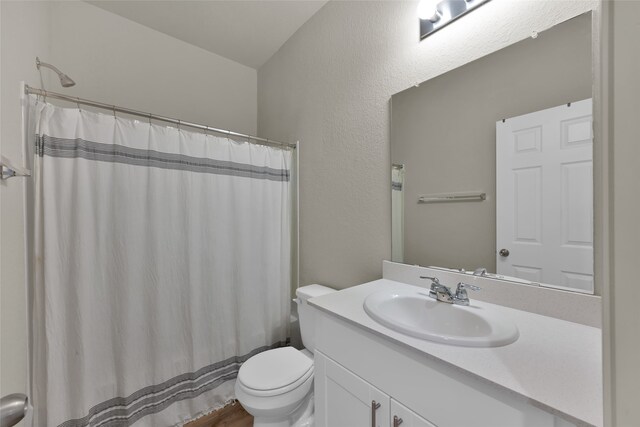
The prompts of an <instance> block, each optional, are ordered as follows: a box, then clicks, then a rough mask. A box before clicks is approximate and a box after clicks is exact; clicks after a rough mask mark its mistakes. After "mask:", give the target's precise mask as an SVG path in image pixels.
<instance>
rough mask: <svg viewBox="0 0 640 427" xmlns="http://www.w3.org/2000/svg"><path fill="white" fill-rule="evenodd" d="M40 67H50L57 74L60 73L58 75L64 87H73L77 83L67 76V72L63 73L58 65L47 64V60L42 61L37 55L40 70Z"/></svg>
mask: <svg viewBox="0 0 640 427" xmlns="http://www.w3.org/2000/svg"><path fill="white" fill-rule="evenodd" d="M40 67H46V68H49V69H51V70H53V71H55V72H56V74H57V75H58V77H59V78H60V84H61V85H62V87H71V86H74V85H75V84H76V82H74V81H73V80H72V79H71V77H69V76H67V75H66V74H65V73H63V72H62V71H60V70H58V69H57V68H56V67H54V66H53V65H51V64H47V63H46V62H40V58H38V57H37V56H36V68H37V69H38V70H39V69H40Z"/></svg>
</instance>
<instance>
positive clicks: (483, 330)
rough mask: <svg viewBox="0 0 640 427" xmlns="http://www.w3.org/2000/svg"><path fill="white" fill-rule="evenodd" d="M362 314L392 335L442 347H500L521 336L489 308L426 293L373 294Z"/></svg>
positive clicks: (367, 299)
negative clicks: (455, 302) (432, 342)
mask: <svg viewBox="0 0 640 427" xmlns="http://www.w3.org/2000/svg"><path fill="white" fill-rule="evenodd" d="M364 310H365V312H366V313H367V314H368V315H369V316H370V317H371V318H372V319H373V320H375V321H376V322H378V323H380V324H382V325H384V326H386V327H388V328H390V329H393V330H394V331H397V332H400V333H403V334H405V335H410V336H412V337H416V338H422V339H426V340H429V341H435V342H439V343H444V344H451V345H460V346H467V347H499V346H503V345H507V344H511V343H512V342H514V341H516V340H517V339H518V337H519V336H520V333H519V332H518V327H517V326H516V325H515V324H514V323H513V322H512V321H511V320H510V319H508V318H506V317H504V316H502V315H500V313H497V312H495V311H493V310H491V308H488V307H481V306H478V305H471V306H468V307H465V306H459V305H453V304H447V303H444V302H439V301H436V300H435V299H433V298H430V297H429V291H428V290H425V289H416V290H406V291H405V290H403V291H390V290H387V291H380V292H375V293H373V294H371V295H369V296H368V297H367V298H366V299H365V301H364Z"/></svg>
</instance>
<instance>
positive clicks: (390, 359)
mask: <svg viewBox="0 0 640 427" xmlns="http://www.w3.org/2000/svg"><path fill="white" fill-rule="evenodd" d="M314 365H315V374H314V376H315V405H316V409H315V410H316V426H317V427H369V426H372V425H375V427H396V426H394V423H393V418H394V416H397V417H399V418H401V419H402V423H401V424H400V427H471V426H473V427H485V426H486V427H558V426H569V425H573V424H571V423H568V422H566V421H564V420H562V419H560V418H558V417H556V416H554V415H553V414H551V413H549V412H546V411H544V410H541V409H539V408H537V407H535V406H533V405H531V404H529V403H528V402H527V401H526V400H525V399H521V398H517V397H515V396H514V395H513V394H511V393H509V392H508V391H505V390H503V389H500V388H499V387H496V386H494V385H492V384H491V383H487V382H486V381H481V380H479V379H478V378H475V377H474V376H473V375H469V374H468V373H465V372H464V371H462V370H460V369H458V368H456V367H455V366H452V365H449V364H447V363H444V362H443V361H441V360H434V359H433V358H431V357H430V356H429V355H428V354H421V353H419V352H417V351H415V350H414V349H411V348H407V347H405V346H401V345H398V344H397V343H396V342H393V341H392V340H388V339H387V338H386V337H385V336H381V335H379V334H375V333H371V332H370V331H368V330H366V329H362V328H360V327H358V326H357V325H354V324H352V323H350V322H348V321H345V320H344V319H342V318H340V317H338V316H334V315H332V314H331V313H328V312H325V311H317V314H316V353H315V362H314ZM373 401H375V402H376V403H379V404H380V406H379V407H378V408H377V409H376V410H375V411H372V402H373ZM374 413H375V424H372V421H373V414H374Z"/></svg>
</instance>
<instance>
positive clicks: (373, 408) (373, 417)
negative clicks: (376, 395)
mask: <svg viewBox="0 0 640 427" xmlns="http://www.w3.org/2000/svg"><path fill="white" fill-rule="evenodd" d="M378 408H380V404H379V403H378V402H376V401H375V400H372V401H371V427H376V411H377V410H378Z"/></svg>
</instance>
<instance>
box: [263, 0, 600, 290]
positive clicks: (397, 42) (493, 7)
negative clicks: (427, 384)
mask: <svg viewBox="0 0 640 427" xmlns="http://www.w3.org/2000/svg"><path fill="white" fill-rule="evenodd" d="M594 5H595V2H593V1H527V0H512V1H509V0H493V1H491V2H490V3H487V4H486V5H484V6H482V7H481V8H479V9H478V10H476V11H474V12H473V13H471V14H470V15H468V16H466V17H464V18H463V19H461V20H460V21H457V22H456V23H454V24H452V25H450V26H449V27H447V28H445V29H443V30H441V31H439V32H437V33H435V34H434V35H432V36H430V37H428V38H427V39H426V40H425V41H423V42H421V43H419V42H418V22H417V18H416V13H415V11H416V6H417V3H416V2H365V1H353V2H347V1H333V2H329V3H328V4H327V5H326V6H325V7H323V8H322V9H321V10H320V11H319V12H318V13H317V14H316V15H314V16H313V17H312V18H311V19H310V20H309V21H308V22H307V23H306V24H305V25H304V26H302V28H300V30H298V32H296V34H294V35H293V37H291V38H290V39H289V40H288V41H287V43H286V44H285V45H284V46H283V47H282V48H281V49H280V50H279V51H278V53H276V54H275V55H274V56H273V57H272V58H271V59H270V60H269V61H268V62H267V63H266V64H265V65H264V66H262V67H261V68H260V69H259V70H258V132H259V133H260V134H261V135H263V136H267V137H270V138H278V139H282V140H292V141H295V140H300V144H301V148H300V158H301V176H300V186H301V195H300V267H301V271H300V282H301V284H309V283H314V282H318V283H323V284H328V285H332V286H335V287H338V288H344V287H348V286H352V285H356V284H359V283H362V282H364V281H368V280H371V279H375V278H378V277H380V275H381V261H382V260H383V259H389V257H390V255H391V231H390V229H391V225H390V224H391V202H390V195H389V180H390V170H389V164H390V155H389V121H390V111H389V100H390V98H391V95H393V94H394V93H397V92H399V91H401V90H404V89H406V88H408V87H410V86H412V85H413V84H415V83H416V82H422V81H425V80H427V79H430V78H432V77H434V76H437V75H439V74H442V73H444V72H446V71H449V70H451V69H454V68H456V67H459V66H460V65H463V64H465V63H467V62H470V61H472V60H474V59H477V58H479V57H482V56H484V55H486V54H488V53H490V52H494V51H496V50H498V49H501V48H503V47H505V46H507V45H510V44H512V43H514V42H516V41H519V40H522V39H524V38H526V37H528V36H530V35H531V32H532V31H534V30H537V31H540V30H543V29H546V28H548V27H550V26H552V25H554V24H557V23H559V22H562V21H564V20H566V19H568V18H571V17H573V16H576V15H579V14H581V13H583V12H586V11H588V10H591V9H592V8H593V7H594Z"/></svg>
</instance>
